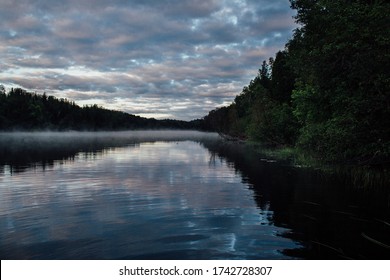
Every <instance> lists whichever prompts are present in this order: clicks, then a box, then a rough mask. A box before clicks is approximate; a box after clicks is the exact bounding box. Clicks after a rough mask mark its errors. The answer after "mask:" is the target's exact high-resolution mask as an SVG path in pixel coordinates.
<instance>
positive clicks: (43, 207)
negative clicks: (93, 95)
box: [0, 131, 390, 259]
mask: <svg viewBox="0 0 390 280" xmlns="http://www.w3.org/2000/svg"><path fill="white" fill-rule="evenodd" d="M389 209H390V206H389V195H388V192H387V191H386V190H381V191H373V190H372V189H366V188H359V184H356V182H355V184H349V183H346V182H345V180H344V181H343V180H340V179H338V178H335V176H332V175H324V173H323V172H319V171H315V170H311V169H307V168H301V167H298V166H294V165H292V164H290V163H288V162H284V161H275V160H273V159H270V158H267V157H265V156H263V155H261V154H260V153H258V152H255V151H254V150H253V148H252V147H250V146H248V145H243V144H239V143H233V142H226V141H224V140H223V139H221V138H220V137H219V136H218V135H217V134H211V133H201V132H193V131H182V132H174V131H159V132H156V131H137V132H116V133H104V132H100V133H88V132H85V133H53V132H52V133H1V134H0V257H1V259H345V258H347V259H348V258H353V259H387V258H390V215H389V213H390V211H389Z"/></svg>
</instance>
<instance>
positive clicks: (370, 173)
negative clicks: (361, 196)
mask: <svg viewBox="0 0 390 280" xmlns="http://www.w3.org/2000/svg"><path fill="white" fill-rule="evenodd" d="M235 141H237V142H239V143H242V144H244V145H247V146H249V147H250V148H252V149H253V150H254V151H255V152H256V153H258V154H259V155H260V156H261V157H263V158H267V159H270V160H276V161H284V162H286V164H289V165H292V166H294V167H296V168H308V169H313V170H316V171H318V172H320V173H323V174H326V175H334V176H335V177H337V178H338V180H343V181H345V183H346V184H348V185H353V186H354V187H357V188H361V189H367V190H374V189H375V190H388V189H389V186H390V166H389V164H381V165H377V164H376V165H370V164H352V163H348V164H347V163H344V164H342V163H324V162H322V161H321V160H319V159H316V158H314V157H313V156H311V155H310V154H308V153H307V152H305V151H302V150H301V149H299V148H295V147H272V148H271V147H269V146H266V145H264V144H262V143H259V142H256V141H249V140H246V141H244V140H240V139H235ZM389 199H390V198H389ZM389 203H390V200H389ZM389 207H390V205H389Z"/></svg>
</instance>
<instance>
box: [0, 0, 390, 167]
mask: <svg viewBox="0 0 390 280" xmlns="http://www.w3.org/2000/svg"><path fill="white" fill-rule="evenodd" d="M290 3H291V8H292V9H295V10H296V16H295V20H296V22H297V23H298V24H299V27H298V28H297V29H295V30H294V32H293V36H292V38H291V39H290V40H289V41H288V42H287V43H286V45H285V47H284V49H283V50H281V51H279V52H277V53H276V54H275V57H274V58H273V57H271V58H269V60H268V61H263V63H262V65H261V66H260V69H259V71H258V74H257V75H256V76H255V77H254V79H253V80H251V81H250V83H249V85H247V86H245V87H244V88H243V89H242V92H241V93H240V94H238V95H237V96H236V97H235V98H234V101H233V102H232V104H230V105H229V106H226V107H221V108H216V109H214V110H212V111H211V112H209V113H208V115H207V116H205V117H204V118H202V119H200V120H194V121H190V122H185V121H177V120H156V119H147V118H142V117H139V116H135V115H131V114H128V113H124V112H119V111H112V110H107V109H104V108H101V107H98V106H97V105H92V106H84V107H80V106H78V105H76V104H75V103H74V102H72V101H69V100H66V99H57V98H55V97H53V96H46V94H42V95H39V94H36V93H31V92H28V91H26V90H23V89H20V88H16V89H11V90H10V91H9V92H6V90H5V88H4V87H3V86H0V130H2V131H10V130H42V129H50V130H123V129H156V128H158V129H161V128H175V129H202V130H208V131H217V132H219V133H222V134H226V135H229V136H230V137H233V138H237V139H245V140H251V141H256V142H258V143H261V144H263V145H264V146H269V147H274V148H280V147H291V148H293V149H296V150H297V151H302V152H303V153H306V154H308V155H310V156H311V157H312V158H315V159H316V160H319V161H321V162H332V163H351V164H358V165H386V166H388V165H389V162H390V161H389V158H390V77H389V69H390V53H389V50H390V18H389V11H390V3H389V2H388V1H383V0H372V1H367V0H364V1H363V0H348V1H346V0H332V1H330V0H290Z"/></svg>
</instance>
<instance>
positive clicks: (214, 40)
mask: <svg viewBox="0 0 390 280" xmlns="http://www.w3.org/2000/svg"><path fill="white" fill-rule="evenodd" d="M293 15H294V11H293V10H292V9H291V8H290V3H289V1H288V0H180V1H173V0H149V1H148V0H111V1H108V0H61V1H52V0H37V1H35V0H18V1H15V0H0V84H2V85H4V86H5V87H6V89H10V88H11V87H21V88H24V89H26V90H28V91H35V92H37V93H40V94H42V93H43V92H46V94H47V95H53V96H55V97H58V98H67V99H69V100H71V101H75V102H76V104H78V105H80V106H83V105H93V104H97V105H99V106H103V107H104V108H107V109H113V110H120V111H124V112H128V113H131V114H135V115H139V116H143V117H148V118H150V117H153V118H157V119H164V118H170V119H178V120H192V119H198V118H202V117H204V116H205V115H207V113H208V112H209V111H211V110H213V109H215V108H217V107H221V106H226V105H229V104H231V103H232V102H233V100H234V97H235V96H236V95H238V94H240V92H241V91H242V89H243V87H244V86H247V85H248V84H249V82H250V81H251V80H252V79H253V78H254V77H255V76H256V75H257V72H258V69H259V68H260V66H261V63H262V61H263V60H268V59H269V57H274V56H275V53H276V52H277V51H278V50H283V49H284V45H285V44H286V42H287V40H288V39H289V38H290V37H291V35H292V31H293V30H294V29H295V28H296V27H297V25H296V24H295V22H294V19H293Z"/></svg>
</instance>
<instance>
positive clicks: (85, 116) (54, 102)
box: [0, 86, 200, 131]
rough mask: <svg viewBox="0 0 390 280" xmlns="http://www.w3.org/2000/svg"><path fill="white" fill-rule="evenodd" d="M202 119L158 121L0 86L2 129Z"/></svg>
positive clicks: (178, 125)
mask: <svg viewBox="0 0 390 280" xmlns="http://www.w3.org/2000/svg"><path fill="white" fill-rule="evenodd" d="M198 126H200V123H199V121H192V122H185V121H177V120H169V119H166V120H156V119H147V118H142V117H139V116H135V115H131V114H128V113H124V112H119V111H114V110H107V109H104V108H102V107H99V106H97V105H92V106H84V107H80V106H78V105H76V104H75V103H74V102H73V101H69V100H67V99H57V98H55V97H53V96H46V94H43V95H40V94H36V93H31V92H28V91H26V90H23V89H20V88H16V89H11V90H10V91H9V92H8V93H6V91H5V88H4V87H3V86H0V130H3V131H12V130H42V129H50V130H92V131H97V130H123V129H160V128H174V129H195V128H198Z"/></svg>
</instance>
